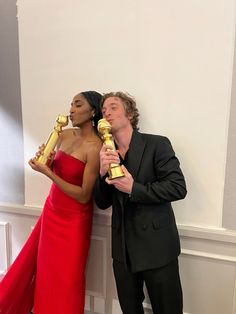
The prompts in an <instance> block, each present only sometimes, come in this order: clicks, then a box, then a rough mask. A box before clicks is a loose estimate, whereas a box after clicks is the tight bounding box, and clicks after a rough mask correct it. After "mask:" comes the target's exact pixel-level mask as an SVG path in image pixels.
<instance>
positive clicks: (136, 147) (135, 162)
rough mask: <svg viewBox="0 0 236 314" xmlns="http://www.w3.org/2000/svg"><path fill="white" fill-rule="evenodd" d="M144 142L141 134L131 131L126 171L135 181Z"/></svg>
mask: <svg viewBox="0 0 236 314" xmlns="http://www.w3.org/2000/svg"><path fill="white" fill-rule="evenodd" d="M144 148H145V142H144V141H143V137H142V134H141V133H139V132H137V131H133V134H132V138H131V142H130V145H129V151H128V160H127V169H128V171H129V172H130V173H131V175H132V177H133V179H134V180H135V179H136V177H137V174H138V170H139V167H140V164H141V160H142V156H143V152H144Z"/></svg>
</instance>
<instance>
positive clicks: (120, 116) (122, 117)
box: [102, 97, 130, 132]
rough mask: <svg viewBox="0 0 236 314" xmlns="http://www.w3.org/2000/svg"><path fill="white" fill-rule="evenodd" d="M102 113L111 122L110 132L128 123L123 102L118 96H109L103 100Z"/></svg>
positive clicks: (128, 119)
mask: <svg viewBox="0 0 236 314" xmlns="http://www.w3.org/2000/svg"><path fill="white" fill-rule="evenodd" d="M102 115H103V118H105V119H106V120H107V121H108V122H109V123H110V124H111V131H112V132H116V131H118V130H120V129H122V128H124V127H126V126H128V125H130V118H129V117H128V116H127V115H126V112H125V108H124V105H123V102H122V100H121V99H120V98H119V97H109V98H107V99H106V100H105V101H104V103H103V106H102Z"/></svg>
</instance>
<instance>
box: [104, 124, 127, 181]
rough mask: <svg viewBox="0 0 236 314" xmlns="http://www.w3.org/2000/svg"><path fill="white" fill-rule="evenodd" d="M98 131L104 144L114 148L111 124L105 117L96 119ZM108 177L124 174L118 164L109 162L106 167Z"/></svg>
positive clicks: (113, 177)
mask: <svg viewBox="0 0 236 314" xmlns="http://www.w3.org/2000/svg"><path fill="white" fill-rule="evenodd" d="M98 132H99V133H100V134H101V135H102V140H103V142H104V143H105V144H106V145H109V146H111V147H112V148H113V150H115V149H116V148H115V143H114V140H113V138H112V134H111V125H110V123H109V122H108V121H107V120H106V119H100V120H99V121H98ZM108 174H109V177H108V178H109V179H116V178H120V177H123V176H124V173H123V171H122V169H121V167H120V165H119V164H113V163H112V164H110V166H109V169H108Z"/></svg>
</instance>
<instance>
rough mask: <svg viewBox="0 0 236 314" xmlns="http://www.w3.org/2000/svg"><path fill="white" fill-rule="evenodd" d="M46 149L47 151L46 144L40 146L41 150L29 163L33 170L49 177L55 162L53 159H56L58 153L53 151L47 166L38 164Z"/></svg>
mask: <svg viewBox="0 0 236 314" xmlns="http://www.w3.org/2000/svg"><path fill="white" fill-rule="evenodd" d="M44 149H45V144H42V145H40V146H39V150H38V151H37V152H36V154H35V157H34V158H31V159H30V160H29V162H28V163H29V165H30V167H31V168H32V169H33V170H35V171H38V172H41V173H43V174H45V175H48V174H49V172H50V171H51V169H50V166H51V164H52V162H53V159H54V156H55V154H56V152H55V151H51V153H50V155H49V156H48V162H47V164H46V165H44V164H42V163H40V162H38V159H39V157H40V156H41V155H42V154H43V151H44Z"/></svg>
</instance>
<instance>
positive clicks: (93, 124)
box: [91, 114, 95, 126]
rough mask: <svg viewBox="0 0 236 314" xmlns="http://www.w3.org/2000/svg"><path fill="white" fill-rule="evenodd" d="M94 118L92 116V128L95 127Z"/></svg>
mask: <svg viewBox="0 0 236 314" xmlns="http://www.w3.org/2000/svg"><path fill="white" fill-rule="evenodd" d="M94 117H95V114H93V116H92V119H91V120H92V126H95V122H94Z"/></svg>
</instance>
